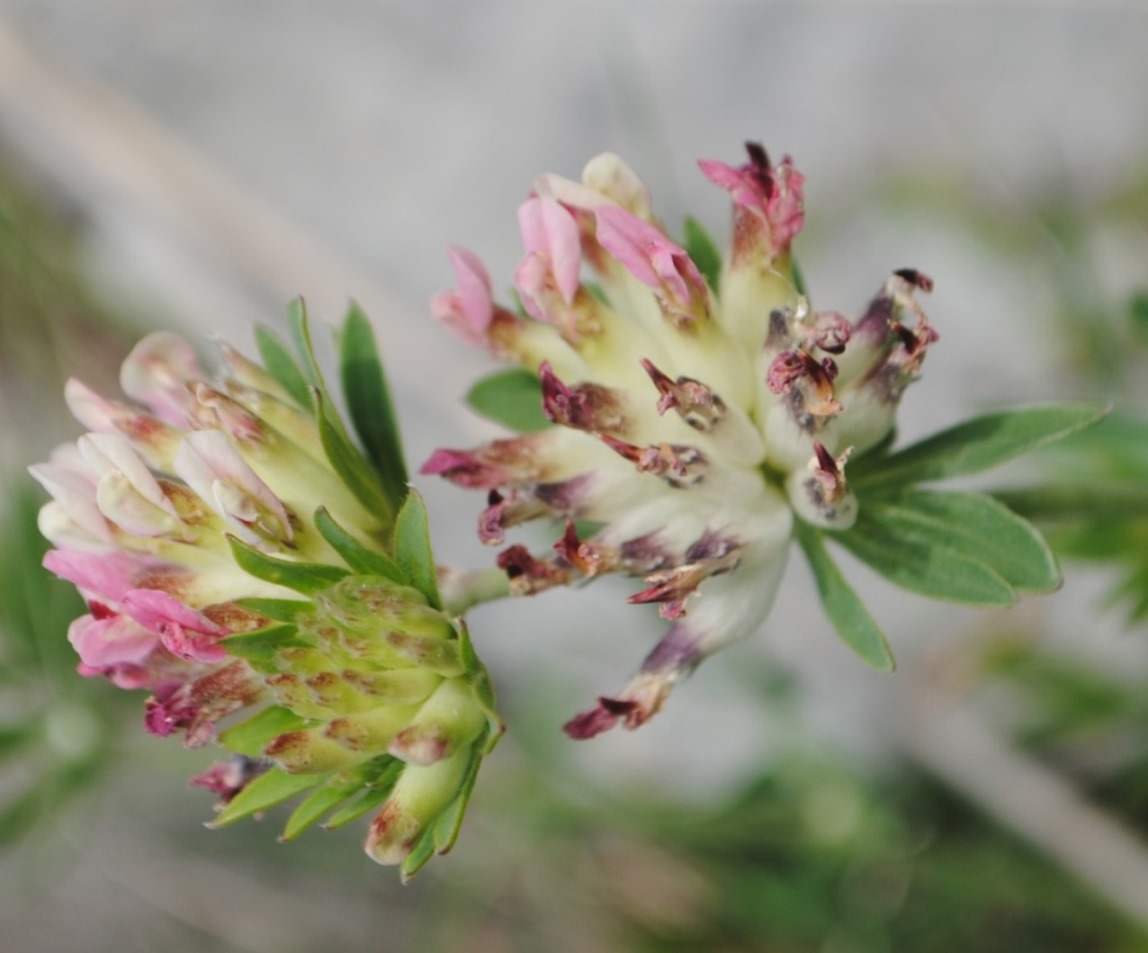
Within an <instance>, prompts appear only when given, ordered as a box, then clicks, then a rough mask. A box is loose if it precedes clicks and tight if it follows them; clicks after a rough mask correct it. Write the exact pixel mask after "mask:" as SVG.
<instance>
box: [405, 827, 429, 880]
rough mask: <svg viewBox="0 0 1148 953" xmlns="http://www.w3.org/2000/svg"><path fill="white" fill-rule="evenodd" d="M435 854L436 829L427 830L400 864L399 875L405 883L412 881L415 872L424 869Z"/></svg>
mask: <svg viewBox="0 0 1148 953" xmlns="http://www.w3.org/2000/svg"><path fill="white" fill-rule="evenodd" d="M433 856H434V830H433V829H432V830H429V831H426V832H425V833H424V834H423V836H422V837H421V838H419V842H418V843H417V844H415V846H414V849H413V850H412V851H411V852H410V853H409V854H407V856H406V857H405V858H404V859H403V862H402V863H401V864H400V865H399V875H400V878H401V880H402V882H403V883H404V884H408V883H410V882H411V881H412V880H413V879H414V876H415V874H417V873H418V872H419V871H420V870H422V869H423V868H424V867H425V866H426V865H427V862H428V861H429V860H430V859H431V858H432V857H433Z"/></svg>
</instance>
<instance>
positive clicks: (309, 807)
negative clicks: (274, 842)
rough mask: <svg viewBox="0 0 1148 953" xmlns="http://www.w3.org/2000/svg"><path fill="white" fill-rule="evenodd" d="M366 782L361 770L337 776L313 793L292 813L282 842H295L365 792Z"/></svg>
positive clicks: (281, 837)
mask: <svg viewBox="0 0 1148 953" xmlns="http://www.w3.org/2000/svg"><path fill="white" fill-rule="evenodd" d="M365 784H366V781H365V779H364V776H363V771H362V769H361V768H355V769H352V770H351V771H349V772H346V773H344V774H340V775H337V776H336V777H334V778H332V779H331V780H330V781H328V782H326V783H325V784H324V785H323V786H322V787H321V788H318V789H317V790H315V791H314V792H312V793H311V794H310V795H309V796H308V797H307V798H306V799H305V800H303V801H302V802H301V803H300V804H299V806H298V807H296V808H295V810H294V811H293V812H292V813H291V816H290V817H289V818H288V819H287V823H286V824H285V825H284V826H283V833H282V834H281V835H280V840H282V841H293V840H295V838H297V837H298V836H299V835H300V834H302V833H303V832H304V831H305V830H307V828H309V827H311V826H313V825H314V824H316V823H317V822H318V821H319V819H320V818H321V817H322V816H323V815H324V814H326V813H328V812H329V811H332V810H334V809H335V808H336V807H338V806H339V805H340V804H342V803H343V802H344V801H346V800H347V799H348V798H351V797H354V796H355V795H356V794H358V793H359V792H360V791H362V790H363V787H364V785H365Z"/></svg>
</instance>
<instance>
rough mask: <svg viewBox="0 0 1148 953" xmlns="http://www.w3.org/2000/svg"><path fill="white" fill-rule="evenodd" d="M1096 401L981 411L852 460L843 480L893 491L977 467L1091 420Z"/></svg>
mask: <svg viewBox="0 0 1148 953" xmlns="http://www.w3.org/2000/svg"><path fill="white" fill-rule="evenodd" d="M1109 409H1110V408H1109V407H1108V406H1100V405H1097V404H1052V405H1048V406H1041V407H1027V408H1022V409H1019V410H1006V411H1001V412H1000V413H995V414H986V415H985V416H983V417H976V418H974V419H973V420H967V421H965V422H964V423H961V424H957V425H956V426H955V427H952V428H950V429H948V430H945V431H943V432H941V433H939V434H935V435H934V436H932V437H929V438H927V439H926V440H922V441H921V442H920V443H915V444H913V445H912V446H910V447H906V448H905V449H904V450H900V451H898V452H897V453H894V454H892V455H890V456H888V457H885V458H884V459H878V460H873V461H871V462H870V461H869V460H866V459H864V458H862V459H861V460H858V461H857V463H858V465H857V466H856V467H852V468H850V473H849V482H850V483H851V484H852V486H853V487H854V489H855V490H856V491H857V493H858V495H861V496H863V495H864V492H865V491H866V490H872V491H873V492H878V491H880V490H890V491H895V490H896V489H898V488H900V487H902V486H905V485H906V484H910V483H918V482H923V481H928V480H942V479H946V478H948V477H956V476H964V475H966V474H970V473H979V472H980V471H982V470H987V469H989V468H990V467H995V466H997V465H998V464H1001V463H1004V462H1005V461H1006V460H1011V459H1012V458H1013V457H1016V456H1019V455H1020V454H1022V453H1027V452H1028V451H1029V450H1034V449H1036V448H1037V447H1040V446H1043V445H1044V444H1046V443H1051V442H1052V441H1054V440H1060V439H1061V438H1063V437H1067V436H1068V435H1069V434H1073V433H1076V432H1077V431H1079V430H1083V429H1084V428H1085V427H1089V426H1091V425H1092V424H1094V423H1096V422H1097V421H1098V420H1100V419H1101V418H1102V417H1104V416H1105V414H1107V413H1108V411H1109Z"/></svg>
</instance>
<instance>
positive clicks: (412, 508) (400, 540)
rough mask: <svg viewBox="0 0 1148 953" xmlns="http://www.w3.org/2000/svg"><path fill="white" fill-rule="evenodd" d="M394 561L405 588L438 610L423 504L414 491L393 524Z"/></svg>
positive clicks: (436, 586) (439, 599)
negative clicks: (416, 591)
mask: <svg viewBox="0 0 1148 953" xmlns="http://www.w3.org/2000/svg"><path fill="white" fill-rule="evenodd" d="M395 559H397V560H398V563H399V568H400V569H401V570H402V572H403V574H404V575H405V576H406V577H407V579H408V580H409V582H408V585H410V586H412V587H413V588H415V589H417V590H418V591H419V592H421V593H422V594H423V595H424V596H426V597H427V602H429V603H430V604H431V605H432V606H434V608H436V609H441V608H442V599H441V598H440V597H439V593H438V581H437V577H438V571H437V568H436V566H435V561H434V552H433V550H432V549H431V538H430V524H429V522H428V521H427V509H426V504H425V503H423V498H422V496H421V495H420V494H419V492H418V491H417V490H413V489H412V490H411V492H410V495H409V496H408V497H407V499H406V502H405V503H403V508H402V509H401V510H399V515H398V518H397V519H396V520H395Z"/></svg>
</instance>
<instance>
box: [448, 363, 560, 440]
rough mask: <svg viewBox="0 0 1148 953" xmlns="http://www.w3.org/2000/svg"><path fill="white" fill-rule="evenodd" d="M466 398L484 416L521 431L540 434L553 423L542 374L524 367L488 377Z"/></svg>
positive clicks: (473, 388) (476, 385)
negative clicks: (547, 411) (544, 405)
mask: <svg viewBox="0 0 1148 953" xmlns="http://www.w3.org/2000/svg"><path fill="white" fill-rule="evenodd" d="M466 401H467V403H468V404H470V406H471V408H472V409H473V410H474V411H475V412H477V413H479V414H481V415H482V416H483V417H486V418H487V419H488V420H493V421H494V422H495V423H498V424H502V425H503V426H504V427H508V428H509V429H511V430H515V431H517V432H519V433H537V432H538V431H540V430H546V429H547V428H548V427H551V426H553V424H551V422H550V419H549V418H548V417H547V416H546V414H545V413H544V412H543V410H542V384H541V382H540V381H539V380H538V375H537V374H532V373H531V372H530V371H527V370H524V369H522V368H514V369H512V370H508V371H499V372H498V373H497V374H491V375H490V376H489V377H484V378H483V379H482V380H480V381H479V382H478V383H477V384H475V385H474V386H473V387H472V388H471V389H470V391H469V392H468V393H467V395H466Z"/></svg>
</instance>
